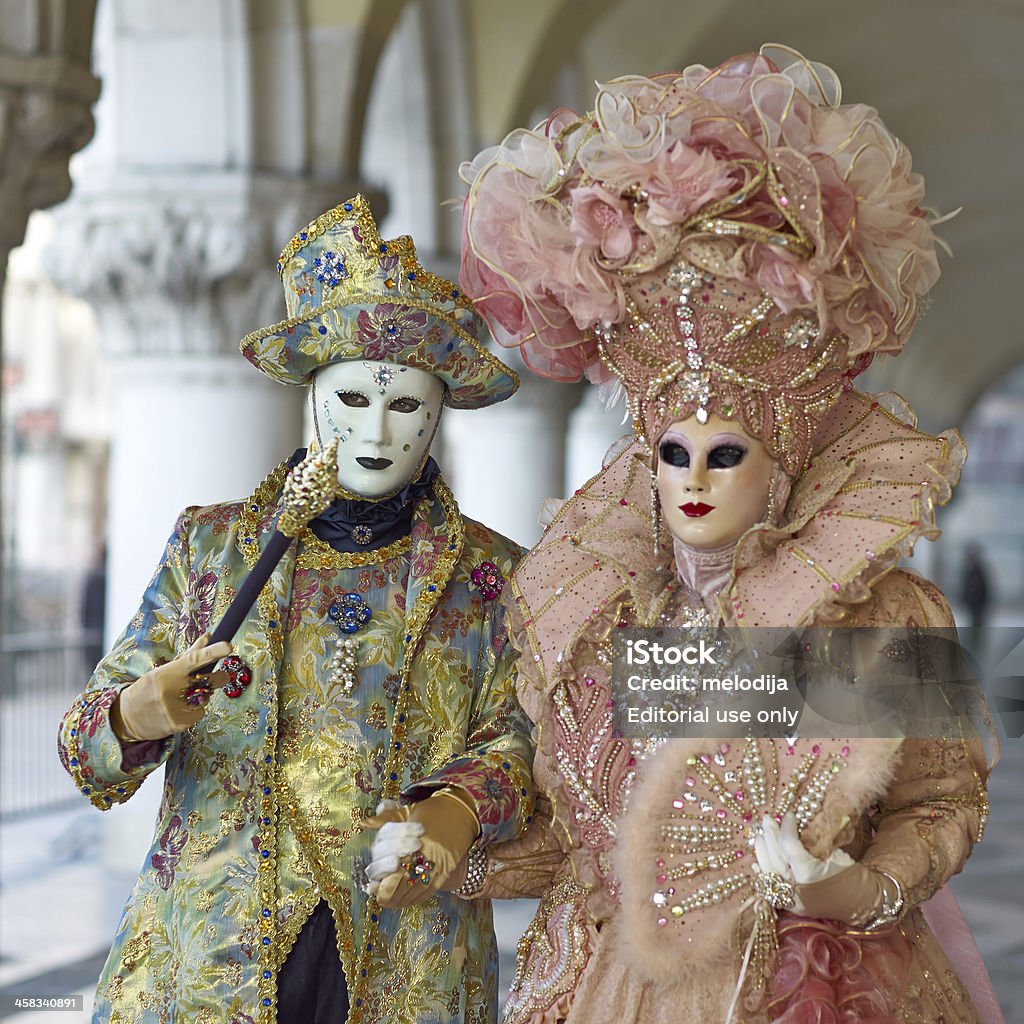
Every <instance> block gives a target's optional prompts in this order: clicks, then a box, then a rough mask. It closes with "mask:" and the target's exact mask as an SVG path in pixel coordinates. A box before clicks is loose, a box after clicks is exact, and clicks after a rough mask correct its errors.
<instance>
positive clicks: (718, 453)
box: [708, 444, 747, 469]
mask: <svg viewBox="0 0 1024 1024" xmlns="http://www.w3.org/2000/svg"><path fill="white" fill-rule="evenodd" d="M746 454H747V450H746V448H742V447H741V446H740V445H738V444H720V445H719V446H718V447H717V448H712V449H711V452H710V453H709V454H708V469H732V467H733V466H738V465H739V464H740V463H741V462H742V461H743V457H744V456H745V455H746Z"/></svg>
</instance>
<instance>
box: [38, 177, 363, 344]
mask: <svg viewBox="0 0 1024 1024" xmlns="http://www.w3.org/2000/svg"><path fill="white" fill-rule="evenodd" d="M347 194H348V193H347V192H346V191H345V186H333V187H330V188H328V187H325V186H322V185H313V184H308V183H302V182H297V181H295V180H294V179H282V178H276V177H266V176H253V175H245V174H239V173H231V172H223V173H215V174H209V175H201V176H196V175H188V176H186V175H178V174H173V175H170V174H169V175H162V176H159V175H157V176H144V175H140V174H137V173H135V174H130V175H124V176H122V177H121V178H118V179H111V180H109V181H107V182H105V183H103V184H102V186H100V187H97V186H96V185H95V184H92V185H90V186H89V187H88V188H85V189H83V190H82V191H81V192H80V193H76V195H75V197H74V199H73V200H72V201H71V202H69V203H68V204H66V205H65V206H64V207H62V208H61V209H60V210H58V211H57V213H56V214H55V217H56V222H57V231H56V235H55V239H54V242H53V244H52V245H51V247H50V249H49V251H48V252H47V255H46V263H47V267H48V269H49V273H50V276H51V277H52V279H53V281H54V283H55V284H57V286H58V287H59V288H61V289H63V290H64V291H67V292H69V293H71V294H73V295H76V296H78V297H80V298H83V299H85V300H86V301H88V302H89V303H90V304H91V305H92V306H93V307H94V309H95V310H96V312H97V316H98V318H99V321H100V330H101V333H102V335H103V343H104V348H105V350H106V352H107V354H108V355H111V356H114V357H117V356H133V355H134V356H146V355H187V354H204V355H218V354H227V353H237V351H238V342H239V340H240V339H241V337H242V336H243V335H244V334H246V333H248V332H249V331H252V330H255V329H256V328H258V327H262V326H264V325H265V324H267V323H270V322H273V321H274V320H279V319H282V318H283V316H284V301H283V294H282V291H281V284H280V282H279V281H278V278H277V274H276V271H275V269H274V267H275V263H276V259H277V254H278V252H279V251H280V248H281V246H282V245H283V244H284V243H285V242H286V241H287V240H288V239H289V238H290V237H291V236H292V234H294V232H295V231H296V230H298V229H299V228H300V227H301V226H302V225H303V224H305V223H307V222H308V221H309V220H310V219H311V218H312V217H314V216H315V215H316V214H318V213H320V212H322V210H324V209H326V208H328V207H329V206H331V205H333V204H334V203H336V202H339V201H340V200H341V199H342V198H344V197H345V196H346V195H347Z"/></svg>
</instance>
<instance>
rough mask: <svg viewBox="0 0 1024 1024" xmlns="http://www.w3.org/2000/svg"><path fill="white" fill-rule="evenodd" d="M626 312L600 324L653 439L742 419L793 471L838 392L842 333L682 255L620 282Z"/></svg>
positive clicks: (636, 420) (633, 409)
mask: <svg viewBox="0 0 1024 1024" xmlns="http://www.w3.org/2000/svg"><path fill="white" fill-rule="evenodd" d="M625 289H626V296H627V298H626V319H625V321H624V322H623V323H619V324H615V325H609V326H607V327H601V328H598V330H597V332H596V333H597V337H598V347H599V353H600V356H601V359H602V360H603V361H604V363H605V365H606V366H608V368H609V369H611V371H612V372H613V373H614V374H615V375H616V376H617V377H618V378H619V380H620V381H621V382H622V384H623V386H624V388H625V391H626V395H627V399H628V402H629V410H630V414H631V416H632V419H633V424H634V429H635V430H636V433H637V434H638V436H639V437H640V438H641V439H642V440H644V441H646V442H647V443H649V444H652V443H654V442H656V441H657V439H658V438H659V437H660V436H661V435H662V434H663V433H664V431H665V429H666V428H667V427H668V426H669V425H670V424H672V423H673V422H675V421H676V420H682V419H687V418H688V417H689V416H693V415H695V416H696V417H697V419H698V420H699V421H700V422H701V423H704V422H706V421H707V419H708V416H709V414H710V413H717V414H718V415H719V416H721V417H723V418H724V419H734V418H735V419H738V420H739V421H740V422H741V423H742V424H743V427H744V429H745V430H746V432H747V433H748V434H750V435H751V436H752V437H757V438H760V439H761V440H762V442H763V443H764V445H765V447H766V448H767V449H768V450H769V451H770V452H771V453H772V454H773V455H774V456H775V457H776V458H777V459H778V460H779V462H780V463H781V464H782V467H783V468H784V469H785V470H786V471H787V472H788V473H789V474H790V475H792V476H796V475H798V474H799V473H800V472H801V470H802V469H803V468H804V465H805V464H806V462H807V459H808V456H809V454H810V450H811V440H812V437H813V435H814V431H815V428H816V425H817V422H818V420H819V418H820V417H821V415H822V414H823V413H824V412H826V411H827V410H828V409H829V408H830V407H831V406H832V405H833V404H834V403H835V401H836V399H837V398H838V397H839V395H840V393H841V391H842V386H843V369H844V367H845V366H846V363H847V344H846V339H845V338H844V337H843V336H842V335H841V334H839V333H838V332H833V333H832V334H829V335H827V336H826V337H824V338H821V337H820V336H819V330H818V323H817V321H816V320H815V319H814V318H813V317H811V316H808V315H806V314H801V313H797V312H793V313H783V312H782V311H781V310H780V309H779V308H778V306H776V305H775V302H774V301H773V299H772V298H771V296H770V295H765V293H764V292H762V291H760V290H758V289H756V288H751V287H750V286H748V285H745V284H743V283H742V282H738V281H735V280H732V279H730V278H725V277H720V276H718V275H715V274H712V273H710V272H708V271H704V270H700V269H698V268H697V267H695V266H693V265H692V264H690V263H687V262H685V261H683V260H679V261H677V262H676V263H673V264H670V265H666V266H664V267H661V268H659V269H658V270H656V271H653V272H651V273H649V274H643V275H637V276H635V277H630V278H629V279H627V280H626V282H625Z"/></svg>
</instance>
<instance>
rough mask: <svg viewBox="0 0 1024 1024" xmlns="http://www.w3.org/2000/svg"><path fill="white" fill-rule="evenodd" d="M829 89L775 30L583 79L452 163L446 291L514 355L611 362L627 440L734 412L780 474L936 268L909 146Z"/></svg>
mask: <svg viewBox="0 0 1024 1024" xmlns="http://www.w3.org/2000/svg"><path fill="white" fill-rule="evenodd" d="M840 100H841V89H840V84H839V80H838V77H837V76H836V74H835V73H834V72H833V71H832V70H831V69H830V68H827V67H825V66H824V65H821V64H816V63H812V62H810V61H808V60H806V59H805V58H803V57H802V56H801V55H800V54H798V53H796V52H795V51H792V50H789V49H787V48H784V47H778V46H765V47H763V48H762V50H761V52H760V53H758V54H746V55H742V56H739V57H734V58H732V59H730V60H728V61H726V62H725V63H723V64H722V65H720V66H719V67H717V68H707V67H704V66H701V65H696V66H693V67H690V68H687V69H686V70H685V71H683V72H681V73H679V74H671V75H661V76H658V77H656V78H643V77H639V76H632V77H626V78H620V79H616V80H615V81H613V82H610V83H607V84H605V85H602V86H600V87H599V90H598V93H597V97H596V100H595V105H594V110H593V111H592V112H590V113H587V114H585V115H578V114H576V113H574V112H572V111H567V110H560V111H556V112H555V113H554V114H553V115H552V116H551V117H550V118H549V119H548V120H547V121H545V122H544V123H543V124H541V125H539V126H538V127H537V128H536V129H534V130H533V131H527V130H517V131H515V132H513V133H512V134H511V135H509V136H508V137H507V138H506V139H505V140H504V142H502V144H501V145H500V146H497V147H494V148H493V149H490V150H486V151H484V152H483V153H481V154H480V155H479V156H477V158H476V159H475V160H474V161H472V163H469V164H464V165H463V168H462V174H463V177H464V179H465V180H466V181H467V182H468V183H469V185H470V191H469V195H468V197H467V199H466V203H465V207H464V222H463V223H464V246H463V260H462V271H461V282H462V285H463V288H464V289H465V290H466V292H467V293H468V294H469V295H471V296H472V297H473V299H474V301H475V302H476V305H477V308H478V310H479V311H480V313H481V314H482V315H483V316H484V318H485V319H487V321H488V323H489V324H490V326H491V328H492V331H493V333H494V335H495V337H496V338H497V339H498V340H499V341H500V342H502V343H504V344H506V345H513V346H517V347H519V348H520V349H521V351H522V354H523V357H524V359H525V361H526V363H527V365H529V366H530V368H531V369H533V370H534V371H535V372H537V373H539V374H541V375H543V376H547V377H551V378H554V379H560V380H579V379H580V377H581V376H583V375H584V374H585V375H586V376H587V377H588V378H589V379H590V380H592V381H594V382H603V381H607V380H609V379H611V378H612V377H618V378H619V379H620V380H621V381H622V383H623V385H624V386H625V388H626V391H627V394H628V397H629V399H630V405H631V410H632V413H633V420H634V428H635V429H636V431H637V433H638V434H639V435H640V436H641V437H642V438H644V439H646V440H648V441H656V440H657V437H658V435H659V434H660V432H661V430H663V429H664V427H665V426H666V425H667V423H668V422H671V420H672V419H679V418H686V417H687V416H689V415H692V414H695V413H696V414H697V415H698V416H703V415H706V414H707V413H708V412H709V411H715V412H719V413H720V414H722V415H724V416H726V417H728V416H736V417H737V418H739V419H740V421H741V422H742V423H743V424H744V426H745V427H746V429H747V431H748V432H749V433H751V434H752V435H753V436H756V437H759V438H760V439H761V440H762V441H763V442H764V444H765V445H766V446H767V447H768V448H769V450H771V451H772V453H773V454H775V455H776V457H777V458H779V460H780V461H781V463H782V464H783V466H784V467H785V468H786V469H787V471H788V472H789V473H790V474H791V475H797V474H799V472H800V471H801V470H802V468H803V467H804V466H805V465H806V463H807V461H808V459H809V458H810V453H811V438H812V437H813V435H814V433H815V430H816V429H817V425H818V423H819V422H820V419H821V417H822V416H823V415H824V413H825V412H826V411H827V410H828V409H829V408H830V407H831V406H832V405H834V404H835V402H836V401H837V400H838V397H839V395H840V393H841V391H842V388H843V382H844V379H845V381H846V382H847V384H848V383H849V382H850V381H851V380H852V379H853V377H854V376H855V375H856V374H857V373H859V372H861V371H862V370H863V369H865V368H866V366H867V365H868V363H869V362H870V360H871V358H872V357H873V355H874V354H875V353H878V352H885V353H890V354H895V353H898V352H899V351H900V349H901V348H902V346H903V344H904V342H905V341H906V339H907V337H908V335H909V334H910V331H911V329H912V327H913V325H914V323H915V321H916V319H917V317H918V314H919V312H920V309H921V300H922V298H923V296H924V295H925V294H926V292H927V291H928V290H929V289H930V288H931V286H932V284H934V282H935V280H936V279H937V277H938V272H939V271H938V261H937V257H936V244H937V242H936V238H935V236H934V234H933V231H932V226H931V222H930V220H929V218H928V217H927V216H926V215H925V213H924V212H923V210H922V209H921V202H922V201H923V198H924V184H923V181H922V179H921V177H920V175H917V174H915V173H914V172H913V171H912V170H911V161H910V154H909V152H908V151H907V149H906V147H905V146H903V144H902V143H901V142H900V141H899V140H898V139H896V138H895V137H894V136H893V135H892V134H891V133H890V132H889V131H888V130H887V129H886V128H885V126H884V125H883V124H882V122H881V120H880V119H879V117H878V114H877V111H875V110H874V109H873V108H871V107H868V106H864V105H843V104H842V103H841V102H840ZM666 417H669V418H666Z"/></svg>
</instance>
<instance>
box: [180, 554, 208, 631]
mask: <svg viewBox="0 0 1024 1024" xmlns="http://www.w3.org/2000/svg"><path fill="white" fill-rule="evenodd" d="M216 594H217V574H216V573H215V572H213V571H210V572H204V573H203V575H202V576H198V575H197V574H196V571H195V569H192V570H190V571H189V574H188V582H187V583H186V584H185V600H184V601H183V602H182V605H181V614H180V615H179V617H178V632H179V633H180V634H181V638H182V641H183V642H184V644H185V646H186V647H191V646H192V644H193V643H195V641H196V640H197V639H198V638H199V635H200V633H202V631H203V630H204V629H205V628H206V625H207V623H208V622H209V621H210V615H211V613H212V612H213V599H214V597H215V596H216Z"/></svg>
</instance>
